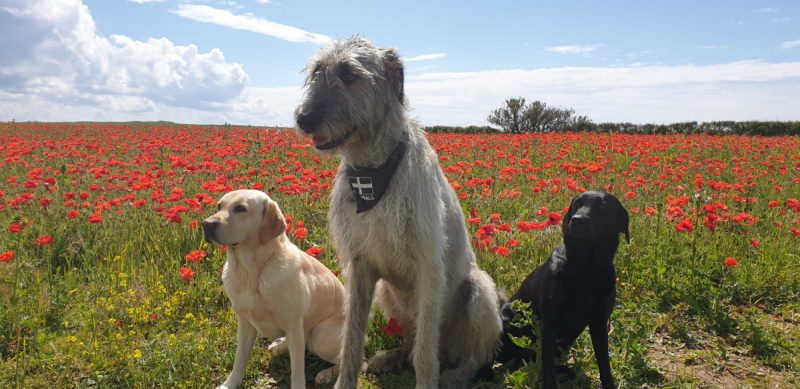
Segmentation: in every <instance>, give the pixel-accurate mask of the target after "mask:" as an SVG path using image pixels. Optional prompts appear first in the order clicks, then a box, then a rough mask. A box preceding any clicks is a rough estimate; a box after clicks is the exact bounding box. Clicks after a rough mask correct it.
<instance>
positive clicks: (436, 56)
mask: <svg viewBox="0 0 800 389" xmlns="http://www.w3.org/2000/svg"><path fill="white" fill-rule="evenodd" d="M444 57H447V54H445V53H431V54H422V55H417V56H414V57H405V58H403V61H405V62H417V61H430V60H433V59H440V58H444Z"/></svg>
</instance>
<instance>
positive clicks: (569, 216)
mask: <svg viewBox="0 0 800 389" xmlns="http://www.w3.org/2000/svg"><path fill="white" fill-rule="evenodd" d="M579 196H580V195H578V196H575V197H573V198H572V200H571V201H570V202H569V208H568V209H567V214H566V215H564V218H563V219H561V235H564V236H566V235H567V227H568V226H569V220H570V219H572V215H574V214H575V200H577V199H578V197H579Z"/></svg>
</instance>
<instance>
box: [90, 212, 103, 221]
mask: <svg viewBox="0 0 800 389" xmlns="http://www.w3.org/2000/svg"><path fill="white" fill-rule="evenodd" d="M89 223H92V224H103V217H102V216H100V215H98V214H96V213H93V214H92V215H90V216H89Z"/></svg>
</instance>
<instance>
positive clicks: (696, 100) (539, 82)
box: [406, 61, 800, 125]
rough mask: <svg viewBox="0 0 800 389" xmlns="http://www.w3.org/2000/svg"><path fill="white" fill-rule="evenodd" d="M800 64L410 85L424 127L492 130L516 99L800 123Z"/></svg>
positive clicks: (680, 116)
mask: <svg viewBox="0 0 800 389" xmlns="http://www.w3.org/2000/svg"><path fill="white" fill-rule="evenodd" d="M797 90H800V62H787V63H776V64H771V63H765V62H762V61H740V62H733V63H726V64H718V65H706V66H695V65H683V66H642V67H617V68H604V67H563V68H548V69H536V70H494V71H485V72H458V73H426V74H421V75H418V76H417V75H412V76H410V77H409V78H408V79H407V84H406V91H407V93H408V96H409V102H410V104H411V106H412V107H414V108H415V112H416V114H417V115H419V117H420V119H421V121H422V122H423V123H424V124H427V125H431V124H450V125H466V124H481V123H485V118H486V115H488V113H489V111H490V110H491V109H493V108H496V107H497V106H499V105H500V104H501V103H502V102H503V101H504V100H505V99H507V98H508V97H510V96H525V97H527V98H528V99H529V100H534V99H537V100H543V101H546V102H548V103H550V104H555V105H559V106H563V107H572V108H574V109H575V110H576V112H577V113H579V114H583V115H588V116H589V117H590V118H592V119H593V120H595V121H631V122H665V123H669V122H676V121H685V120H700V121H706V120H722V119H730V120H746V119H764V120H767V119H769V120H797V119H798V112H797V110H796V107H795V103H794V102H795V97H794V96H795V95H796V91H797Z"/></svg>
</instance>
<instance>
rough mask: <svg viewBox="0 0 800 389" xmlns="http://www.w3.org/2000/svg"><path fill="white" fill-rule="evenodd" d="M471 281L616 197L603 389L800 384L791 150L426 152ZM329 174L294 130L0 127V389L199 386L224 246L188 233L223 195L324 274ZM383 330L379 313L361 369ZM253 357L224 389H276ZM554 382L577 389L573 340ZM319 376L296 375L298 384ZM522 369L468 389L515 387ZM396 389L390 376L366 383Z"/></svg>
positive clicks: (505, 272)
mask: <svg viewBox="0 0 800 389" xmlns="http://www.w3.org/2000/svg"><path fill="white" fill-rule="evenodd" d="M428 139H429V141H430V142H431V144H432V145H433V147H434V148H435V149H436V151H437V152H438V154H439V161H440V164H441V166H442V168H443V170H444V172H445V174H446V175H447V177H448V179H449V180H450V182H451V185H452V186H453V188H454V189H455V191H456V193H458V195H459V198H460V200H461V206H462V209H463V211H464V213H465V217H466V220H467V223H468V229H469V232H470V233H471V234H472V236H473V245H474V248H475V251H476V253H477V255H478V261H479V263H480V266H481V267H482V268H483V269H485V270H486V271H487V272H488V273H489V274H490V275H491V276H492V277H493V278H494V280H495V281H496V282H497V284H498V286H500V287H502V288H504V289H505V290H506V291H507V293H508V294H509V295H510V294H511V293H513V292H514V291H515V290H516V288H517V287H518V286H519V284H520V282H521V281H522V279H523V278H524V277H525V276H526V275H527V274H528V273H529V272H530V271H531V270H533V269H534V268H535V267H536V266H537V265H538V264H540V263H541V262H543V261H545V260H546V259H547V257H548V255H549V253H550V252H551V251H552V249H553V248H554V247H555V246H556V245H557V244H558V243H559V242H560V240H561V235H560V222H561V218H562V215H563V214H564V212H565V210H566V207H567V206H568V205H569V201H570V199H571V198H572V197H573V196H575V195H576V194H577V193H580V192H581V191H583V190H588V189H601V190H606V191H609V192H611V193H613V194H615V195H616V196H617V197H618V198H619V199H620V200H621V201H622V202H623V204H625V206H626V208H627V209H628V211H629V213H630V220H631V225H630V231H631V242H630V243H624V242H623V243H621V244H620V249H619V251H618V253H617V256H616V260H615V264H616V267H617V273H618V282H617V296H618V297H617V306H616V309H615V311H614V313H613V314H612V317H611V321H612V325H611V334H610V341H611V348H610V350H611V364H612V368H613V371H614V375H615V378H616V379H617V382H618V383H619V385H620V386H621V387H739V386H745V387H797V386H798V385H800V138H798V137H744V136H733V135H731V136H708V135H626V134H618V133H617V134H609V133H597V132H593V133H589V132H587V133H550V134H525V135H510V134H483V135H465V134H453V133H437V134H429V135H428ZM337 165H338V160H337V159H336V158H330V157H323V156H319V155H317V154H316V153H315V152H314V150H313V148H312V147H310V145H309V142H308V140H306V139H304V138H302V137H300V136H298V135H297V134H296V133H295V132H294V131H293V130H285V129H272V128H256V127H232V126H218V127H212V126H181V125H172V124H169V125H167V124H156V123H151V124H142V123H133V124H102V123H67V124H56V123H50V124H37V123H0V387H4V388H9V387H24V388H28V387H55V388H61V387H102V388H108V387H148V388H149V387H175V388H201V387H213V386H215V385H218V384H220V383H222V382H223V381H224V379H225V376H226V375H227V373H228V372H229V370H230V368H231V366H232V365H233V359H234V354H235V349H236V341H235V338H236V317H235V315H234V314H233V312H232V311H231V309H230V306H229V302H228V299H227V297H226V296H225V294H224V291H223V287H222V282H221V280H220V271H221V268H222V265H223V263H224V261H225V253H224V248H219V247H215V246H212V245H209V244H208V243H206V242H205V241H204V240H203V238H202V232H201V231H200V229H199V222H200V221H202V220H203V219H204V218H205V217H207V216H209V215H211V214H212V213H213V212H214V209H215V203H216V200H217V199H219V198H220V197H221V196H222V195H223V194H224V193H225V192H227V191H230V190H233V189H240V188H254V189H260V190H264V191H266V192H268V193H269V194H270V196H271V197H272V198H273V199H275V200H276V201H277V202H278V204H279V205H280V206H281V208H282V210H283V213H284V215H286V218H287V222H288V227H287V234H288V235H289V237H290V239H291V240H292V241H293V242H294V243H295V244H297V245H298V246H299V247H300V248H302V249H303V250H306V251H307V252H308V253H309V254H311V255H312V256H314V257H316V258H318V259H319V260H320V261H322V262H323V263H324V264H325V265H327V266H328V267H329V268H331V269H332V270H333V271H334V272H335V273H336V274H338V271H339V270H340V269H339V266H338V264H337V260H336V253H335V248H334V247H333V246H332V243H331V240H330V238H329V236H328V229H327V209H328V204H327V199H328V195H329V192H330V189H331V186H332V182H333V177H334V176H335V172H336V169H337ZM402 332H403V329H402V328H400V327H399V326H398V325H397V323H396V322H395V321H393V320H391V318H385V317H383V316H382V315H381V314H380V312H376V314H375V315H374V316H373V317H372V319H371V322H370V331H369V340H368V342H367V355H371V354H373V353H374V352H375V350H378V349H384V348H389V347H395V346H396V345H398V344H399V342H400V338H399V336H400V335H401V334H402ZM268 343H269V342H268V340H263V339H262V340H259V342H258V344H257V345H256V347H255V348H254V350H253V354H252V357H251V359H250V363H249V365H248V368H247V375H246V377H245V382H244V386H245V387H286V386H287V383H288V376H289V361H288V357H276V358H271V357H270V355H269V353H268V352H267V350H266V345H267V344H268ZM568 365H569V367H570V371H569V373H568V374H567V375H566V376H565V377H564V379H565V380H566V381H567V382H572V383H573V385H574V386H575V387H589V386H594V387H596V386H598V384H599V379H598V374H597V370H596V366H595V360H594V354H593V352H592V348H591V343H590V341H589V337H588V334H586V333H585V334H583V335H582V336H581V337H580V338H579V339H578V341H577V342H576V344H575V345H574V346H573V348H572V350H571V352H570V354H569V356H568ZM325 367H326V365H325V364H324V362H321V361H319V360H316V359H315V358H314V357H311V356H309V357H308V358H307V376H308V377H309V379H310V381H309V385H312V382H313V377H314V374H315V373H316V372H317V371H319V370H321V369H323V368H325ZM536 372H537V367H536V366H535V364H534V365H531V366H529V367H527V368H524V369H522V370H519V371H516V372H510V371H504V370H503V369H502V368H498V369H496V371H495V373H496V375H497V377H496V379H495V381H494V382H483V383H480V384H476V386H477V387H482V388H500V387H520V388H521V387H531V386H535V385H536V375H537V374H536ZM363 382H364V385H366V387H370V388H405V387H413V373H412V372H411V371H410V369H407V370H406V371H405V372H402V373H399V374H387V375H383V376H368V377H365V380H364V381H363Z"/></svg>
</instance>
